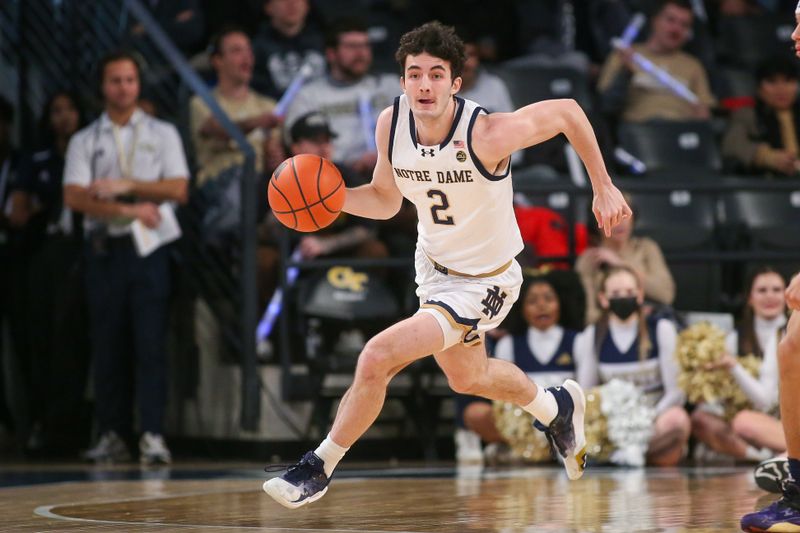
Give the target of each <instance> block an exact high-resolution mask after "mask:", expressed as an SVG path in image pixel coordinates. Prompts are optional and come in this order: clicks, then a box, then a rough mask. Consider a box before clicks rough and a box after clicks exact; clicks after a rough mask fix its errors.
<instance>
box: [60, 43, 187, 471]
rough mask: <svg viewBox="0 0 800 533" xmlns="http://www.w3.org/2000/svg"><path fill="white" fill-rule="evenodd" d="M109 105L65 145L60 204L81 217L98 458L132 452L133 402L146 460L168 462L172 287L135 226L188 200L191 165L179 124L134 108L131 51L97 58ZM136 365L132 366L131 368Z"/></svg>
mask: <svg viewBox="0 0 800 533" xmlns="http://www.w3.org/2000/svg"><path fill="white" fill-rule="evenodd" d="M99 73H100V84H101V91H102V95H103V99H104V102H105V112H104V113H103V114H102V115H101V116H100V118H98V119H97V120H95V121H94V122H92V123H91V124H90V125H89V126H87V127H86V128H84V129H82V130H81V131H79V132H78V133H76V134H75V135H74V136H73V137H72V139H71V140H70V143H69V147H68V148H67V156H66V163H65V168H64V203H65V204H66V205H67V206H68V207H69V208H70V209H72V210H74V211H79V212H81V213H84V215H85V225H84V233H85V237H86V246H85V248H86V250H85V255H86V288H87V295H88V302H89V319H90V339H91V347H92V357H93V368H94V391H95V416H96V418H97V425H98V428H99V431H100V439H99V440H98V442H97V444H96V445H95V447H94V448H93V449H91V450H89V451H88V452H87V454H86V457H87V459H91V460H95V461H120V460H127V459H128V458H129V457H130V454H129V451H128V447H127V445H126V444H125V438H126V437H128V436H129V435H130V434H131V426H132V416H131V404H132V399H133V397H134V395H135V397H136V399H137V402H138V408H139V421H140V430H141V433H142V435H141V438H140V440H139V451H140V458H141V460H142V462H143V463H168V462H170V460H171V457H170V452H169V450H168V449H167V447H166V444H165V443H164V439H163V437H162V434H163V418H164V408H165V404H166V390H167V389H166V384H167V379H166V329H167V308H168V297H169V292H170V279H169V256H168V251H167V247H166V246H162V247H160V248H158V249H156V250H155V251H153V252H152V253H150V254H149V255H146V256H144V257H140V256H139V254H138V253H137V250H136V247H135V245H134V242H133V238H132V233H131V231H132V230H131V228H132V224H133V223H134V222H137V221H138V222H139V223H141V224H142V225H144V226H145V227H147V228H157V227H158V226H159V225H160V224H161V214H162V212H160V211H159V204H161V203H164V202H179V203H183V202H185V200H186V195H187V177H188V175H189V171H188V168H187V165H186V156H185V154H184V150H183V145H182V144H181V140H180V137H179V136H178V132H177V130H176V129H175V127H174V126H172V125H171V124H168V123H166V122H162V121H160V120H157V119H155V118H153V117H151V116H149V115H147V114H145V113H144V112H142V111H141V110H140V109H139V108H138V107H137V101H138V98H139V92H140V85H139V80H140V75H139V74H140V72H139V67H138V65H137V63H136V60H135V58H134V57H133V56H131V55H130V54H128V53H126V52H115V53H112V54H109V55H108V56H106V57H105V58H104V59H103V60H102V61H101V62H100V65H99ZM134 369H135V370H134Z"/></svg>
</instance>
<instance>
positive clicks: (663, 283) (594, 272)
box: [575, 197, 675, 323]
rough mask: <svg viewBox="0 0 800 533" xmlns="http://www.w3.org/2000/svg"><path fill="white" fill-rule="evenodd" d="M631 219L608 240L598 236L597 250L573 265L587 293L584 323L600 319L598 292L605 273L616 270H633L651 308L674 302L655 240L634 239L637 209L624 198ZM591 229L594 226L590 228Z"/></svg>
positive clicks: (672, 285) (671, 282) (669, 277)
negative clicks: (638, 277)
mask: <svg viewBox="0 0 800 533" xmlns="http://www.w3.org/2000/svg"><path fill="white" fill-rule="evenodd" d="M626 200H627V201H628V205H630V206H631V209H633V215H632V216H630V217H628V218H626V219H625V220H623V221H622V222H621V223H620V224H619V225H618V226H617V227H615V228H614V230H613V231H612V232H611V237H606V236H605V235H598V238H599V239H600V241H599V243H598V244H597V245H596V246H592V247H590V248H587V249H586V250H585V251H584V253H583V254H582V255H581V256H580V257H578V260H577V261H576V262H575V270H577V271H578V274H580V276H581V279H582V280H583V287H584V290H585V291H586V321H587V323H593V322H595V321H597V320H598V319H599V318H600V312H601V309H600V308H598V299H597V297H598V292H599V290H600V282H601V280H602V279H603V277H604V276H605V275H606V273H607V271H608V270H609V269H612V268H616V267H623V266H624V267H628V268H631V269H633V270H634V271H635V272H636V273H637V275H639V276H640V277H641V279H642V284H643V289H644V297H645V298H646V300H647V301H648V303H649V304H650V305H671V304H672V302H673V301H674V300H675V281H674V280H673V278H672V274H671V273H670V271H669V267H668V266H667V263H666V261H664V254H662V253H661V248H660V247H659V246H658V243H656V242H655V241H654V240H652V239H650V238H648V237H634V236H633V227H634V223H635V220H636V206H635V205H634V204H633V203H632V202H631V200H630V198H627V197H626ZM589 227H590V228H593V226H592V225H591V224H590V225H589Z"/></svg>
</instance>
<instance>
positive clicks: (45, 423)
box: [20, 91, 90, 455]
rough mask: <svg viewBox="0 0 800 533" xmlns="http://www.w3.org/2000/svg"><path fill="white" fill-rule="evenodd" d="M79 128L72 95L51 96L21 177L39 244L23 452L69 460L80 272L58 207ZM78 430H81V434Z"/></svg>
mask: <svg viewBox="0 0 800 533" xmlns="http://www.w3.org/2000/svg"><path fill="white" fill-rule="evenodd" d="M81 125H82V113H81V110H80V106H79V101H78V98H77V96H75V95H74V94H72V93H68V92H64V91H61V92H57V93H55V94H54V95H53V96H52V97H50V99H49V100H48V101H47V103H46V104H45V106H44V111H43V112H42V117H41V121H40V131H41V134H42V138H43V139H44V141H45V142H44V143H43V148H44V149H43V150H41V151H38V152H35V153H34V154H33V155H32V157H31V158H30V159H31V161H30V164H29V165H28V166H26V168H25V170H24V172H22V173H21V176H20V177H21V183H22V187H23V189H24V190H25V191H26V193H27V198H28V199H29V202H30V210H31V213H32V217H31V221H30V223H29V225H30V227H31V229H32V230H33V231H34V232H35V233H36V235H37V237H36V238H37V240H40V241H41V244H40V245H39V246H38V247H37V249H36V250H35V252H34V253H33V255H32V256H31V260H30V270H29V279H28V283H29V289H28V295H29V309H28V311H29V313H30V315H29V316H30V318H29V323H30V324H36V328H35V331H33V330H32V331H29V339H30V350H31V356H30V363H29V365H27V368H26V370H27V371H28V372H27V374H28V375H27V376H26V378H27V381H28V411H29V415H30V417H31V420H32V422H33V427H32V431H31V434H30V435H29V437H28V439H27V449H28V451H30V452H41V451H45V452H47V453H61V454H64V453H68V454H69V455H73V454H74V452H77V450H78V449H79V448H80V447H81V446H85V444H86V442H85V441H84V439H85V438H86V437H88V430H89V428H90V425H89V424H88V422H89V416H88V415H89V413H88V410H87V405H86V402H85V400H84V391H85V387H86V375H87V371H88V367H89V357H88V351H89V350H88V338H87V334H86V331H87V329H88V325H87V322H86V311H85V307H86V304H85V295H84V287H83V280H82V275H83V271H82V268H81V253H82V248H81V244H82V240H83V239H82V234H83V232H82V227H81V223H82V221H81V220H80V218H79V217H78V216H77V215H76V214H75V213H73V212H72V211H70V210H69V209H67V208H66V207H65V206H64V203H63V183H62V179H63V175H64V155H65V154H66V151H67V144H68V143H69V140H70V138H71V137H72V135H73V134H74V133H75V132H76V131H78V128H79V127H81ZM81 429H83V430H84V431H81Z"/></svg>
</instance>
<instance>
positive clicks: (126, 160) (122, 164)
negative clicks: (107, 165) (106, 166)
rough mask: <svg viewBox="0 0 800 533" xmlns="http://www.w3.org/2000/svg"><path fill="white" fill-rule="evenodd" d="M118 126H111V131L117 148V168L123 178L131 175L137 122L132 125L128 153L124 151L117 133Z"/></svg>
mask: <svg viewBox="0 0 800 533" xmlns="http://www.w3.org/2000/svg"><path fill="white" fill-rule="evenodd" d="M119 130H120V127H119V126H117V125H116V124H113V125H112V126H111V131H112V132H113V133H114V144H116V148H117V162H118V163H119V169H120V171H121V172H122V176H121V177H123V178H129V179H130V178H132V177H133V157H134V156H135V155H136V142H137V141H138V139H139V124H138V123H137V124H135V125H134V126H133V139H131V147H130V150H129V151H128V153H125V147H124V146H122V137H121V136H120V133H119Z"/></svg>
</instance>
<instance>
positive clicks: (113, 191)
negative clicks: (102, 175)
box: [89, 178, 133, 200]
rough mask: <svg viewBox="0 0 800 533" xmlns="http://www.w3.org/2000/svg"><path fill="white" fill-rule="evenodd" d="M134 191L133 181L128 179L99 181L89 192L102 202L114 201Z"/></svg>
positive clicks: (94, 183) (91, 186)
mask: <svg viewBox="0 0 800 533" xmlns="http://www.w3.org/2000/svg"><path fill="white" fill-rule="evenodd" d="M132 190H133V180H130V179H128V178H119V179H99V180H97V181H95V182H93V183H92V184H91V185H90V186H89V192H90V193H91V194H92V195H93V196H96V197H97V198H100V199H102V200H112V199H114V198H115V197H117V196H122V195H123V194H128V193H129V192H131V191H132Z"/></svg>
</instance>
